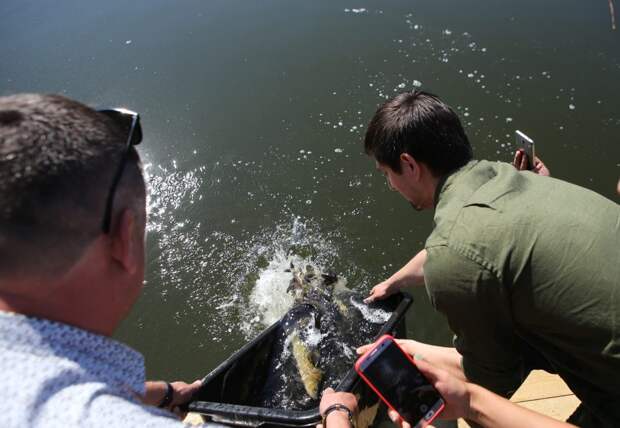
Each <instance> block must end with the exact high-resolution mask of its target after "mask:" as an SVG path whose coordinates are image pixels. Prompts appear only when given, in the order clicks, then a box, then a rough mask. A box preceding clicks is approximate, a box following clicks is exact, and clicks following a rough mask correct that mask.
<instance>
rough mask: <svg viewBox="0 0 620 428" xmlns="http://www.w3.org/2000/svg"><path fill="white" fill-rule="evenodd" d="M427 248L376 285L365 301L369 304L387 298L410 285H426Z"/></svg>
mask: <svg viewBox="0 0 620 428" xmlns="http://www.w3.org/2000/svg"><path fill="white" fill-rule="evenodd" d="M426 258H427V253H426V250H421V251H419V252H418V253H417V254H416V255H415V256H413V258H412V259H411V260H409V262H407V264H406V265H405V266H403V267H402V268H400V269H399V270H398V272H396V273H394V275H392V276H391V277H389V278H388V279H386V280H385V281H383V282H380V283H379V284H377V285H375V286H374V287H373V288H372V290H370V294H369V295H368V297H367V298H365V299H364V303H366V304H368V303H371V302H374V301H375V300H382V299H385V298H387V297H389V296H391V295H392V294H395V293H398V292H399V291H400V289H401V288H403V287H408V286H423V285H424V263H426Z"/></svg>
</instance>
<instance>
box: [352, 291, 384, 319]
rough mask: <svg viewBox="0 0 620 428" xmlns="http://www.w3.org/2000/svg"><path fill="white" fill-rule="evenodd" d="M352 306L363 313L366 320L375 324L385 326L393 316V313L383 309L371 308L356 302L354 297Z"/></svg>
mask: <svg viewBox="0 0 620 428" xmlns="http://www.w3.org/2000/svg"><path fill="white" fill-rule="evenodd" d="M350 302H351V304H352V305H353V306H354V307H355V308H356V309H357V310H358V311H360V312H361V313H362V316H363V317H364V319H365V320H366V321H368V322H371V323H373V324H385V323H386V322H387V321H388V320H389V319H390V317H391V316H392V313H391V312H387V311H384V310H382V309H377V308H370V307H369V306H368V305H366V304H365V303H362V302H356V301H355V299H353V297H351V299H350Z"/></svg>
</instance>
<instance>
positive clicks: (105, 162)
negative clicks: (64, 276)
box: [0, 94, 145, 277]
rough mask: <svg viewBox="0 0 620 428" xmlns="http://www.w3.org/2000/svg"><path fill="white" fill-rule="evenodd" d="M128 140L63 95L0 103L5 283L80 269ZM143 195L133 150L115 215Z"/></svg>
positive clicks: (0, 259)
mask: <svg viewBox="0 0 620 428" xmlns="http://www.w3.org/2000/svg"><path fill="white" fill-rule="evenodd" d="M126 138H127V135H124V134H123V132H122V131H121V129H120V127H119V126H118V125H117V124H115V123H114V122H113V121H112V120H111V119H110V118H108V117H107V116H105V115H103V114H101V113H98V112H96V111H95V110H93V109H91V108H89V107H87V106H85V105H83V104H80V103H78V102H76V101H73V100H70V99H68V98H65V97H62V96H59V95H38V94H21V95H13V96H8V97H0V277H6V276H10V277H12V276H19V275H24V274H28V273H38V274H53V273H60V272H63V271H64V270H66V269H67V268H69V267H70V266H72V265H73V263H75V261H76V260H77V259H78V258H79V256H80V255H81V253H82V251H83V250H84V248H85V247H86V245H87V244H88V243H89V242H91V241H92V240H93V239H94V238H96V237H97V236H98V235H99V234H101V233H102V229H101V225H102V221H103V215H104V210H105V203H106V198H107V194H108V192H109V190H110V187H111V184H112V178H113V177H112V176H113V175H114V172H115V168H117V165H118V164H119V163H120V161H121V157H122V156H123V154H124V148H125V143H126ZM128 188H131V189H128ZM141 189H142V190H141ZM144 193H145V190H144V181H143V178H142V172H141V167H140V164H139V157H138V154H137V152H136V151H135V150H133V148H132V150H131V152H130V156H129V159H128V162H127V164H126V168H125V172H124V174H123V178H122V179H121V181H120V183H119V187H118V192H117V195H116V199H115V203H114V207H115V208H117V207H118V208H119V209H116V210H115V213H118V211H119V210H120V209H121V207H127V206H128V205H130V204H133V206H135V207H139V206H140V204H141V205H142V206H143V205H144V202H143V201H144V198H145V194H144ZM127 198H131V199H135V201H132V200H131V199H130V200H127Z"/></svg>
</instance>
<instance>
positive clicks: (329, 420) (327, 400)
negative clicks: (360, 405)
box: [317, 388, 357, 428]
mask: <svg viewBox="0 0 620 428" xmlns="http://www.w3.org/2000/svg"><path fill="white" fill-rule="evenodd" d="M333 405H342V406H344V407H346V408H347V409H349V411H350V412H351V415H355V414H356V412H357V399H356V398H355V395H353V394H351V393H349V392H336V391H334V390H333V389H332V388H327V389H326V390H325V391H323V396H322V397H321V403H320V404H319V412H320V414H321V417H324V416H325V412H326V411H327V410H328V409H329V408H330V407H331V406H333ZM325 425H326V426H323V424H322V423H321V424H318V425H317V428H327V425H328V426H329V428H352V427H351V422H350V421H349V415H348V414H347V412H346V411H344V410H332V411H330V412H329V414H328V415H327V417H326V418H325Z"/></svg>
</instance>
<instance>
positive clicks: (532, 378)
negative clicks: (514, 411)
mask: <svg viewBox="0 0 620 428" xmlns="http://www.w3.org/2000/svg"><path fill="white" fill-rule="evenodd" d="M564 395H573V392H572V391H571V390H570V389H569V388H568V386H566V384H565V383H564V381H562V379H561V378H560V377H559V376H558V375H553V374H550V373H547V372H546V371H543V370H534V371H532V372H531V373H530V375H529V376H528V377H527V379H526V380H525V382H523V384H522V385H521V387H519V389H517V391H516V392H515V393H514V394H513V396H512V398H511V399H510V401H514V402H515V403H519V402H521V401H529V400H537V399H541V398H549V397H559V396H564Z"/></svg>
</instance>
